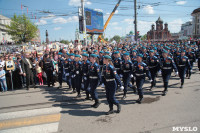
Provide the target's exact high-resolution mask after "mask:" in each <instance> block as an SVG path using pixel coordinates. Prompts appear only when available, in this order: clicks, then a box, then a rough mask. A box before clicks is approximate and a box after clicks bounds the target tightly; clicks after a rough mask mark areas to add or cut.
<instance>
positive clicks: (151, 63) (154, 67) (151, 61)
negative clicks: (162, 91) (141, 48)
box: [147, 50, 160, 90]
mask: <svg viewBox="0 0 200 133" xmlns="http://www.w3.org/2000/svg"><path fill="white" fill-rule="evenodd" d="M149 52H150V54H149V55H150V56H148V57H147V66H148V67H149V71H150V73H151V78H152V80H153V81H152V82H151V88H150V90H152V88H153V87H155V85H156V74H157V72H158V70H159V67H160V62H159V59H158V58H157V57H156V56H155V55H154V50H150V51H149Z"/></svg>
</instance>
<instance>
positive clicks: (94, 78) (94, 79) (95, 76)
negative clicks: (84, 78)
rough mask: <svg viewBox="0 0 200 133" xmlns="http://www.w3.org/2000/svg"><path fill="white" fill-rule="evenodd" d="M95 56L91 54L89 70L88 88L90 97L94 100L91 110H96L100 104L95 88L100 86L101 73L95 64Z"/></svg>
mask: <svg viewBox="0 0 200 133" xmlns="http://www.w3.org/2000/svg"><path fill="white" fill-rule="evenodd" d="M96 61H97V55H96V54H91V55H90V62H91V65H90V69H89V86H90V94H91V96H92V99H93V100H95V103H94V104H93V105H92V106H91V107H93V108H98V107H99V105H100V104H101V103H100V102H99V98H98V94H97V91H96V89H97V86H98V85H99V84H100V79H101V73H100V67H99V65H98V64H97V62H96Z"/></svg>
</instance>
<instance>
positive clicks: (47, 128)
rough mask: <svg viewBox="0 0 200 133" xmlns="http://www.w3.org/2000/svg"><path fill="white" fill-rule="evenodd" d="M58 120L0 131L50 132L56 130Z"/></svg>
mask: <svg viewBox="0 0 200 133" xmlns="http://www.w3.org/2000/svg"><path fill="white" fill-rule="evenodd" d="M58 124H59V123H58V122H56V123H50V124H42V125H34V126H28V127H20V128H13V129H6V130H1V131H0V132H1V133H52V132H57V131H58Z"/></svg>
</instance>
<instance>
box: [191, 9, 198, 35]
mask: <svg viewBox="0 0 200 133" xmlns="http://www.w3.org/2000/svg"><path fill="white" fill-rule="evenodd" d="M191 15H192V17H193V18H192V26H193V38H200V8H197V9H195V10H194V11H193V12H192V14H191Z"/></svg>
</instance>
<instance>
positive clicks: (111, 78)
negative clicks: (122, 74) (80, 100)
mask: <svg viewBox="0 0 200 133" xmlns="http://www.w3.org/2000/svg"><path fill="white" fill-rule="evenodd" d="M111 60H112V58H111V57H110V56H109V55H106V56H104V60H103V61H104V64H105V67H104V68H103V76H104V79H105V80H104V81H105V82H104V84H105V88H106V98H107V101H108V104H109V108H110V110H109V111H108V112H107V113H106V115H109V114H113V113H114V110H113V104H115V105H116V106H117V113H120V111H121V106H120V104H119V102H118V101H117V100H116V98H115V92H116V89H117V84H119V85H120V86H121V89H123V86H122V83H121V81H120V78H119V76H118V74H117V72H116V70H115V68H114V66H113V65H112V61H111ZM116 81H117V82H118V83H116Z"/></svg>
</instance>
